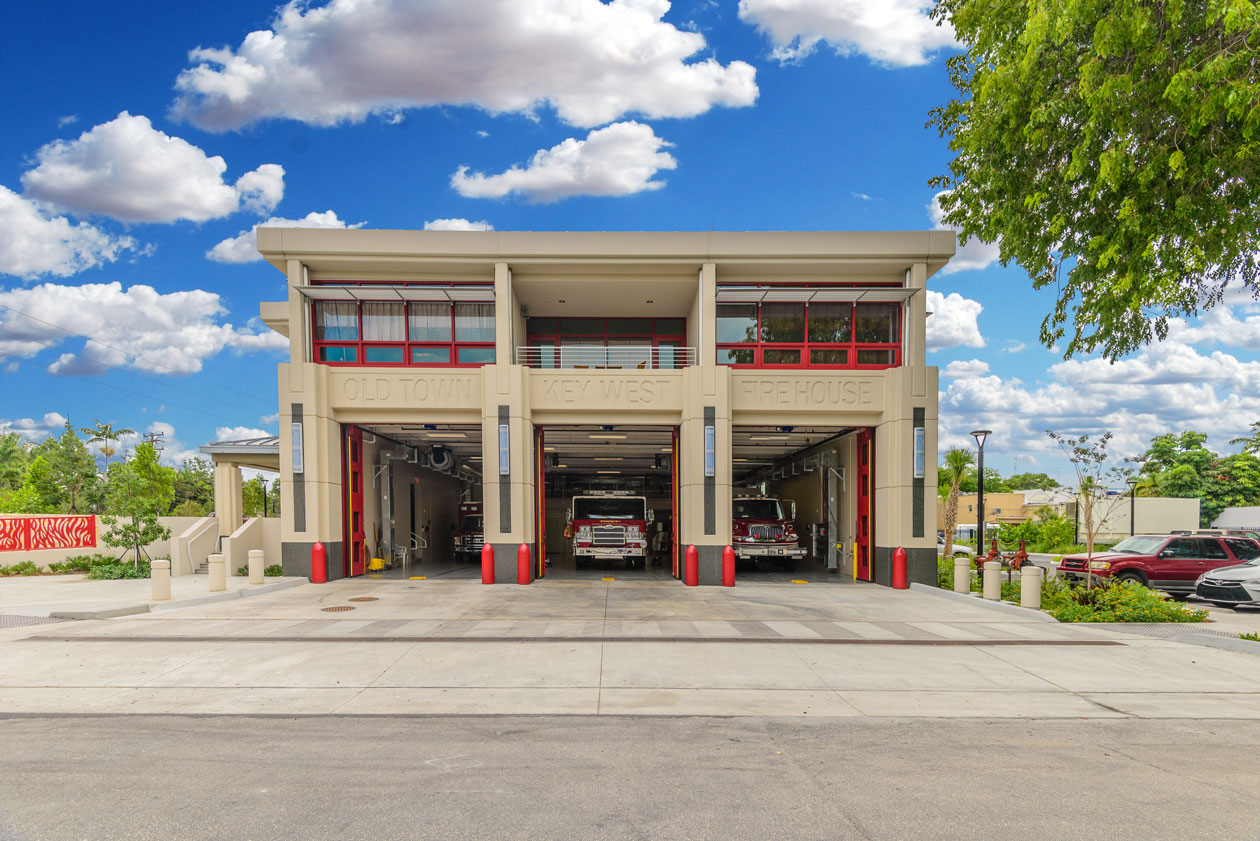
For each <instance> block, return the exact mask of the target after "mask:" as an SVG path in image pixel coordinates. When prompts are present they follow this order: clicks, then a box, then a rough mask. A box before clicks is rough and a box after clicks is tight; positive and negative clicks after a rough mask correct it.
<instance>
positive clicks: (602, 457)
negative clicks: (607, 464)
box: [595, 456, 621, 461]
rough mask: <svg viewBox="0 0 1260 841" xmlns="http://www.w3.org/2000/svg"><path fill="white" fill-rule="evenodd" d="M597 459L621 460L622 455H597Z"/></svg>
mask: <svg viewBox="0 0 1260 841" xmlns="http://www.w3.org/2000/svg"><path fill="white" fill-rule="evenodd" d="M595 460H596V461H621V456H595Z"/></svg>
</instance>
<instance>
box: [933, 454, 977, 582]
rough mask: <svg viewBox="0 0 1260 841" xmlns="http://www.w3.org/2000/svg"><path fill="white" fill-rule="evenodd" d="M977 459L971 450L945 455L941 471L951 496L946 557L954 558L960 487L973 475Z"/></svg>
mask: <svg viewBox="0 0 1260 841" xmlns="http://www.w3.org/2000/svg"><path fill="white" fill-rule="evenodd" d="M974 463H975V457H974V456H973V455H972V454H971V452H970V451H969V450H963V449H958V448H955V449H952V450H950V451H949V452H947V453H946V454H945V464H944V466H943V467H942V468H941V470H942V471H943V472H944V473H945V478H946V480H948V482H949V496H947V497H946V498H945V524H944V525H945V557H947V558H952V557H953V556H954V529H955V528H956V527H957V526H958V486H959V485H961V484H962V481H963V479H966V478H967V476H968V474H970V473H971V465H972V464H974Z"/></svg>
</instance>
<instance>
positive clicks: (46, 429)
mask: <svg viewBox="0 0 1260 841" xmlns="http://www.w3.org/2000/svg"><path fill="white" fill-rule="evenodd" d="M65 426H66V418H65V415H62V414H59V413H58V412H48V413H46V414H45V415H44V416H43V417H42V418H40V419H38V420H36V419H35V418H18V419H17V420H3V419H0V435H7V434H8V433H10V432H16V433H17V434H18V435H20V436H22V437H23V438H25V439H26V440H27V441H42V440H43V439H44V438H47V437H48V436H49V435H50V434H57V435H60V434H61V432H62V430H63V429H64V428H65Z"/></svg>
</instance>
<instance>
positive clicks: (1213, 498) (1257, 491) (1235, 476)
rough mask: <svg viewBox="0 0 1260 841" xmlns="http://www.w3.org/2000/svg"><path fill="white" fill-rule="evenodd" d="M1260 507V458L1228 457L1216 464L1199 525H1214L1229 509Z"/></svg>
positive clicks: (1206, 487) (1246, 455) (1206, 483)
mask: <svg viewBox="0 0 1260 841" xmlns="http://www.w3.org/2000/svg"><path fill="white" fill-rule="evenodd" d="M1256 504H1260V457H1257V456H1255V455H1252V454H1251V453H1237V454H1235V455H1232V456H1226V457H1225V458H1223V459H1220V460H1219V461H1217V462H1216V463H1215V465H1213V469H1212V471H1211V473H1210V474H1209V475H1208V477H1207V479H1206V480H1205V481H1204V484H1203V495H1202V496H1201V497H1200V498H1199V522H1200V524H1201V525H1204V526H1210V525H1211V524H1212V523H1214V522H1216V518H1217V517H1219V516H1221V512H1222V511H1224V510H1225V509H1226V508H1230V507H1233V506H1241V505H1256Z"/></svg>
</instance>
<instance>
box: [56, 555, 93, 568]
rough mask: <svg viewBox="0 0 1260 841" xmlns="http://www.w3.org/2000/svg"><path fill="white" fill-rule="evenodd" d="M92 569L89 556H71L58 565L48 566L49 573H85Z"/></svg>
mask: <svg viewBox="0 0 1260 841" xmlns="http://www.w3.org/2000/svg"><path fill="white" fill-rule="evenodd" d="M91 568H92V558H91V556H90V555H71V556H70V557H68V558H66V559H65V560H64V561H62V562H61V563H59V564H49V565H48V569H49V571H51V572H87V571H88V570H89V569H91Z"/></svg>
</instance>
